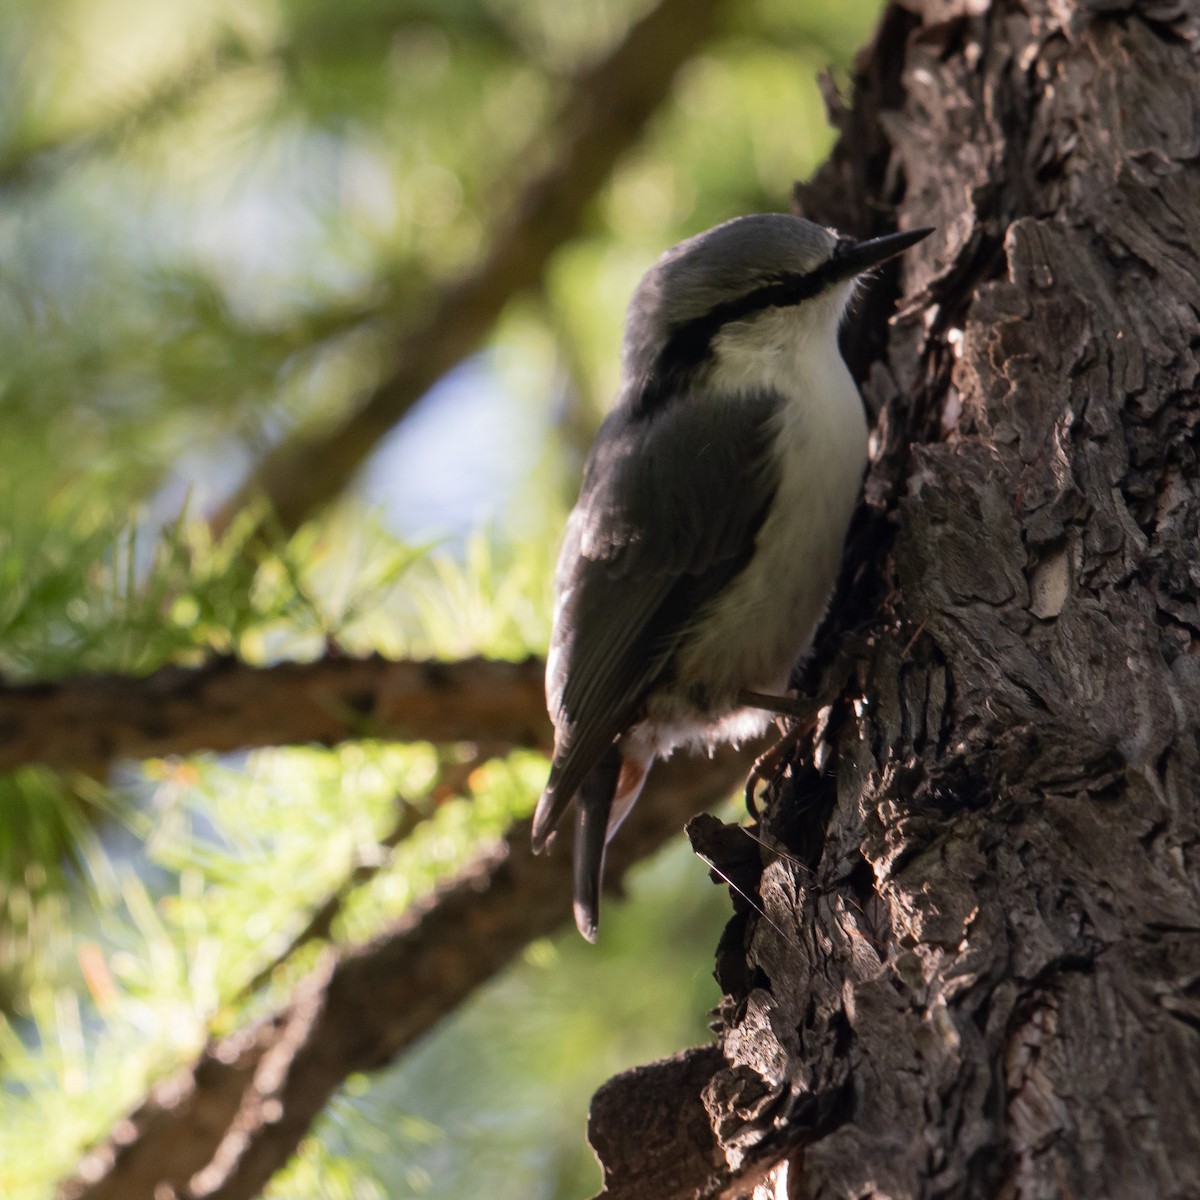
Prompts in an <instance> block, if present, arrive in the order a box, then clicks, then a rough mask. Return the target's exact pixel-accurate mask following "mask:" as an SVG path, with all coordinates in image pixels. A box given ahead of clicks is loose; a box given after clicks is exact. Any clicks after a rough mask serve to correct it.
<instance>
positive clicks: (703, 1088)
mask: <svg viewBox="0 0 1200 1200" xmlns="http://www.w3.org/2000/svg"><path fill="white" fill-rule="evenodd" d="M1198 40H1200V18H1198V17H1197V7H1196V4H1195V3H1194V0H1159V2H1148V3H1145V4H1141V5H1138V4H1135V3H1133V2H1131V0H1130V2H1125V3H1123V2H1122V0H1091V2H1090V3H1083V2H1079V3H1075V4H1072V3H1070V2H1069V0H1026V2H1025V3H1017V2H1016V0H996V2H994V3H990V4H989V3H988V2H987V0H923V2H918V0H907V2H906V3H905V5H904V6H903V7H902V8H901V7H899V6H893V7H891V8H890V9H889V10H888V11H887V12H886V13H885V15H884V18H883V24H882V26H881V32H880V35H879V37H878V39H877V41H876V43H875V45H874V46H873V47H871V48H870V49H869V50H868V51H867V52H865V54H864V56H863V58H862V60H861V62H860V65H859V68H858V70H857V72H856V79H855V101H854V106H853V108H852V110H851V111H849V112H839V113H838V114H837V119H838V121H839V124H840V126H841V129H842V138H841V142H840V144H839V147H838V149H837V151H836V152H835V155H834V157H833V159H832V160H831V162H830V164H829V165H828V166H827V167H826V168H825V169H824V170H823V171H822V173H821V174H820V175H819V176H818V178H817V179H816V180H815V181H814V182H813V183H812V184H811V185H808V186H807V187H804V188H801V189H798V200H799V203H800V205H801V207H802V208H803V210H804V212H805V214H806V215H809V216H813V217H815V218H816V219H818V220H822V221H827V222H829V223H831V224H835V225H837V226H839V227H840V228H842V229H843V230H846V231H847V232H850V233H854V234H858V235H863V234H867V233H871V232H878V231H879V230H880V228H882V222H881V218H880V216H879V215H877V214H886V213H887V212H889V210H891V209H892V208H898V209H899V213H900V219H899V222H898V223H899V225H900V226H901V227H911V226H917V225H934V226H936V227H937V233H936V234H935V235H934V236H933V237H932V238H930V239H929V240H928V241H927V242H926V243H923V244H922V246H921V247H920V248H918V249H917V250H916V251H914V252H912V253H911V254H910V255H909V256H906V257H907V258H908V259H909V260H910V261H909V265H908V266H907V268H906V271H907V274H906V276H905V277H904V280H903V287H902V289H901V291H902V296H903V299H902V300H901V302H900V313H899V315H898V317H897V318H896V319H895V321H894V322H893V323H892V324H891V326H890V327H888V326H886V324H885V323H884V320H883V316H882V315H879V316H878V317H877V318H876V317H870V318H869V319H867V320H865V321H864V322H863V324H864V326H865V333H866V337H865V338H864V340H863V341H861V342H860V344H857V345H855V346H852V347H850V348H849V351H850V354H851V358H852V361H853V362H855V363H856V364H857V365H858V369H859V373H860V375H861V376H862V379H863V392H864V396H865V398H866V400H867V403H868V406H869V407H870V408H871V410H872V412H874V413H877V414H878V426H877V433H876V438H875V441H874V445H873V450H874V452H873V457H872V466H871V470H870V473H869V476H868V480H867V485H866V491H865V495H866V501H865V504H864V506H863V511H862V513H861V514H860V520H859V522H858V525H857V526H856V530H855V532H854V533H853V534H852V538H851V543H850V546H849V548H848V554H847V570H846V580H845V583H844V585H843V588H842V595H843V596H844V599H843V600H842V601H841V602H840V603H839V604H838V605H836V606H835V609H834V615H833V616H832V618H831V619H830V621H829V622H828V626H827V629H826V633H825V636H824V639H823V642H822V644H823V646H824V647H825V649H824V650H823V651H822V657H821V658H819V659H818V660H817V661H816V662H815V663H814V664H811V666H810V669H809V672H808V676H809V678H810V679H811V678H816V677H818V676H819V675H820V674H821V673H822V671H823V672H824V676H825V678H826V680H827V681H830V680H831V681H832V682H834V683H836V684H837V685H838V695H839V699H837V700H836V701H835V702H834V703H833V705H832V706H831V708H830V709H829V710H828V715H827V720H826V721H825V722H824V724H823V727H822V728H821V730H820V735H819V738H818V739H817V740H815V741H813V742H810V743H809V744H807V745H806V746H805V747H803V753H801V754H800V755H799V757H798V758H797V759H796V761H795V762H794V763H793V765H792V771H791V773H790V776H789V777H788V778H787V779H785V780H784V781H783V782H782V783H781V784H780V785H779V786H778V787H777V788H776V789H775V790H774V793H773V795H772V797H771V801H770V803H769V805H768V807H767V809H766V811H765V813H764V815H763V818H762V820H761V822H760V825H759V827H758V829H757V830H756V833H757V835H758V837H760V838H761V839H762V844H760V843H757V842H753V841H751V840H750V839H749V838H747V837H746V836H745V834H743V833H740V832H737V831H733V830H731V829H724V828H720V827H717V828H714V825H715V823H708V824H703V825H701V826H699V827H698V828H697V829H696V830H695V836H696V838H697V839H698V840H702V841H703V843H704V853H705V854H706V855H708V856H710V857H713V858H714V859H715V860H716V861H717V862H718V864H719V865H720V867H721V869H722V870H723V871H724V872H725V873H726V874H727V875H729V876H730V877H732V878H733V879H734V880H735V882H736V883H737V885H738V886H739V887H740V888H741V889H743V890H744V891H745V892H747V893H749V894H750V895H751V896H753V897H754V898H755V899H754V903H755V905H757V906H760V908H761V910H762V911H761V914H760V913H759V912H756V911H754V910H753V909H752V908H751V907H750V906H749V905H747V904H745V903H744V902H738V903H737V913H736V915H735V917H734V918H733V920H732V921H731V923H730V925H729V928H728V930H727V931H726V935H725V937H724V939H723V941H722V944H721V947H720V949H719V951H718V961H717V976H718V979H719V981H720V982H721V984H722V986H723V988H724V990H725V993H726V997H725V1000H724V1002H723V1004H722V1006H721V1008H720V1010H719V1022H720V1023H719V1029H718V1048H711V1047H709V1048H705V1049H702V1050H698V1051H694V1052H691V1053H690V1054H687V1055H684V1056H680V1057H678V1058H676V1059H673V1060H671V1061H670V1062H669V1063H664V1064H656V1065H654V1066H651V1067H647V1068H643V1069H641V1070H639V1071H635V1072H631V1073H630V1074H628V1075H625V1076H621V1077H618V1078H617V1079H615V1080H613V1081H611V1082H610V1083H609V1084H607V1085H606V1087H605V1088H604V1089H602V1091H601V1092H600V1093H599V1094H598V1096H597V1098H596V1101H595V1104H594V1106H593V1112H592V1118H591V1129H590V1136H591V1138H592V1142H593V1145H594V1146H596V1148H597V1150H598V1152H599V1154H600V1156H601V1158H602V1160H603V1163H604V1166H605V1178H606V1189H607V1190H606V1192H605V1195H606V1196H609V1197H634V1196H638V1197H642V1196H654V1197H656V1200H661V1198H662V1197H671V1196H679V1197H683V1196H715V1195H727V1196H740V1195H748V1194H749V1193H750V1192H751V1191H752V1189H753V1188H754V1187H755V1186H756V1185H757V1186H759V1187H760V1188H762V1189H763V1191H762V1193H761V1194H764V1195H768V1194H769V1195H772V1196H775V1195H779V1196H783V1195H787V1196H789V1197H800V1196H804V1197H833V1196H838V1197H842V1196H846V1197H849V1196H854V1197H865V1196H880V1197H882V1196H887V1197H917V1196H920V1197H934V1196H937V1197H952V1196H953V1197H960V1196H961V1197H968V1196H969V1197H1022V1198H1033V1197H1038V1198H1042V1197H1047V1198H1048V1197H1060V1196H1061V1197H1088V1198H1089V1200H1094V1198H1101V1197H1114V1198H1116V1197H1122V1198H1123V1197H1196V1196H1200V1069H1198V1068H1200V895H1198V886H1197V878H1198V875H1197V867H1198V865H1200V864H1198V857H1200V849H1198V842H1200V820H1198V810H1200V611H1198V608H1197V595H1198V593H1200V551H1198V543H1197V535H1198V530H1200V469H1198V466H1197V448H1198V445H1200V434H1198V421H1200V402H1198V400H1197V392H1196V388H1197V375H1198V373H1200V363H1198V358H1197V346H1200V327H1198V322H1197V314H1198V313H1200V57H1198V48H1200V47H1198ZM889 224H890V222H889ZM885 299H887V300H889V301H890V299H891V297H885ZM884 311H886V309H885V310H884ZM872 338H873V339H874V340H873V341H872V340H870V339H872ZM797 569H803V564H797ZM839 646H840V648H841V652H840V655H839V654H838V653H837V652H836V647H839ZM847 650H849V651H850V653H849V654H847ZM847 661H849V662H850V666H849V668H845V667H844V666H843V667H841V668H840V669H839V670H838V671H837V672H835V671H834V667H835V664H836V663H841V664H845V663H846V662H847ZM764 846H769V847H771V849H766V848H764ZM772 1188H774V1190H771V1189H772Z"/></svg>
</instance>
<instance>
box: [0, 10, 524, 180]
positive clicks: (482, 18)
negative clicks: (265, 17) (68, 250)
mask: <svg viewBox="0 0 1200 1200" xmlns="http://www.w3.org/2000/svg"><path fill="white" fill-rule="evenodd" d="M407 7H408V10H409V11H407V12H404V13H397V12H394V11H391V10H389V9H388V8H387V7H386V6H385V7H384V8H382V9H376V8H375V7H373V6H364V7H363V8H362V11H361V12H360V11H359V8H358V7H357V6H354V5H351V6H348V7H347V6H342V7H340V8H338V9H336V10H331V12H333V11H336V22H334V21H332V20H331V21H323V20H321V19H320V17H321V15H322V14H321V12H320V11H319V10H317V9H313V10H312V11H311V12H310V13H307V14H305V15H306V17H307V18H308V19H307V20H303V21H301V22H300V23H299V24H297V25H296V26H295V27H293V28H292V29H291V30H289V36H288V37H287V39H286V40H285V41H283V42H281V43H279V44H276V45H268V46H256V45H254V44H253V43H252V42H250V41H247V40H246V39H245V38H244V37H243V36H242V35H241V34H240V33H239V32H238V31H237V30H236V29H234V28H233V27H231V26H228V25H227V26H225V27H223V28H221V29H220V30H219V32H218V33H217V34H216V36H215V37H214V38H213V40H212V42H211V43H210V44H209V45H208V46H206V47H204V48H203V49H201V50H200V52H199V53H197V54H196V55H195V57H194V58H192V59H191V60H190V61H189V62H186V63H183V64H182V65H181V66H179V67H177V68H176V69H175V71H174V72H173V73H172V74H171V75H170V77H168V78H165V79H163V80H161V81H157V82H155V83H151V84H147V85H143V86H142V87H140V88H137V89H136V90H134V92H133V94H132V95H130V96H129V97H128V98H126V99H125V100H123V101H117V102H116V103H115V104H114V105H113V106H112V107H111V108H109V109H108V111H106V112H104V113H102V114H101V115H100V116H99V117H98V119H97V120H96V121H95V122H94V123H93V124H91V125H90V126H88V127H86V128H82V129H78V130H76V131H74V132H66V133H59V134H57V135H51V136H49V137H46V136H43V137H29V138H27V139H26V140H24V141H22V140H20V139H19V138H18V139H16V140H15V141H14V143H13V144H12V145H10V146H9V147H7V148H6V149H5V150H4V152H3V153H0V187H6V188H7V187H13V186H23V185H28V184H31V183H37V182H41V181H43V180H49V179H53V178H54V177H56V176H57V175H59V174H61V173H62V172H63V171H64V170H66V169H67V168H68V167H71V166H74V165H77V164H78V163H80V162H81V161H82V160H84V159H86V158H89V157H94V156H96V155H100V154H104V153H107V152H109V151H111V150H113V149H115V148H116V147H118V146H119V145H120V144H121V143H122V142H124V141H127V140H129V139H131V138H134V137H137V136H138V135H139V134H141V133H144V132H147V131H149V130H152V129H154V128H155V127H156V126H159V125H161V124H163V123H164V122H166V121H168V120H170V119H171V118H172V117H175V116H178V115H179V114H180V113H181V112H183V111H184V110H185V109H186V108H187V106H188V105H189V104H192V103H193V102H194V101H196V100H197V99H198V98H199V97H201V96H202V95H203V93H204V92H205V90H206V89H207V88H209V87H210V86H211V85H213V84H216V83H219V82H220V81H221V80H222V79H223V78H224V77H225V76H226V75H228V74H229V73H230V72H231V71H234V70H236V69H237V68H238V67H254V66H266V65H272V66H275V67H277V68H279V69H280V70H282V71H284V72H287V73H289V74H291V75H294V74H295V73H296V71H297V70H298V69H299V68H300V67H302V66H303V65H304V64H306V63H307V62H309V61H310V60H311V59H312V58H314V57H319V56H320V55H322V54H325V55H328V54H330V53H331V52H333V53H342V54H351V53H353V52H355V51H356V50H357V49H358V48H359V47H361V46H362V45H365V44H370V45H373V46H379V45H386V44H388V42H389V41H390V40H391V39H393V38H396V37H398V36H400V35H401V34H402V33H403V31H404V30H405V29H409V28H413V27H417V28H419V27H421V26H423V25H429V24H435V25H440V26H441V27H442V28H444V29H445V30H446V32H447V33H449V34H452V35H453V36H454V37H455V38H456V39H457V40H459V41H462V40H465V39H470V40H471V41H473V42H476V43H479V44H483V45H488V46H493V47H495V48H497V49H498V50H500V51H502V52H505V53H508V54H514V55H515V54H517V53H519V52H520V50H521V47H519V45H518V43H517V41H516V39H515V38H514V37H513V35H512V34H511V32H510V31H509V30H508V29H507V28H506V26H505V24H504V22H503V21H501V20H499V19H497V18H496V17H494V16H493V15H492V14H491V13H490V12H489V11H488V10H487V8H486V7H485V6H483V5H480V6H478V7H475V8H470V7H467V6H465V5H463V6H457V7H456V8H455V11H454V14H453V18H452V19H449V20H448V19H444V18H443V14H442V13H441V11H440V10H439V7H438V5H437V4H436V3H433V4H429V5H410V6H407Z"/></svg>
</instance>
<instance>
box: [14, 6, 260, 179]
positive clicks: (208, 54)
mask: <svg viewBox="0 0 1200 1200" xmlns="http://www.w3.org/2000/svg"><path fill="white" fill-rule="evenodd" d="M254 58H255V54H254V52H253V51H252V50H251V49H250V48H249V47H248V46H247V45H246V43H245V42H244V41H243V40H242V39H241V38H240V37H238V36H237V35H236V34H235V33H234V32H233V31H232V30H230V29H226V30H223V31H222V33H221V36H220V37H219V38H217V39H216V40H215V41H214V42H213V44H212V45H211V46H208V47H207V48H206V49H205V50H203V51H202V52H201V53H200V54H199V55H197V57H196V58H194V59H193V60H192V61H191V62H189V63H187V64H186V65H185V66H183V67H182V68H181V69H179V70H178V71H176V73H175V74H174V75H173V76H172V77H171V78H170V79H168V80H165V81H163V82H161V83H159V84H157V85H152V86H150V87H148V88H145V89H143V90H141V91H140V92H139V93H138V94H137V95H136V96H135V97H133V98H132V99H130V100H129V101H127V102H126V103H124V104H122V105H120V106H119V107H118V108H117V109H116V111H115V112H112V113H110V114H109V115H108V116H107V118H106V119H104V120H103V121H101V122H98V123H97V124H95V125H93V126H92V127H91V128H88V129H83V130H80V131H78V132H77V133H74V134H67V135H65V136H60V137H53V138H43V139H40V140H34V139H30V140H28V141H26V142H24V143H21V142H18V143H17V144H16V145H15V146H13V147H12V148H10V149H9V150H8V151H7V153H5V154H4V155H2V156H0V186H3V187H12V186H13V185H22V184H28V183H31V182H34V181H36V180H40V179H42V178H44V177H47V176H49V175H50V174H52V173H58V172H61V171H62V170H64V169H66V168H67V167H68V166H71V165H72V164H74V163H77V162H78V161H79V160H81V159H83V158H86V157H88V156H89V155H95V154H101V153H103V152H105V151H106V150H111V149H112V148H113V147H115V146H116V145H118V144H119V143H120V142H122V141H124V140H125V139H126V138H129V137H133V136H135V135H136V134H138V133H140V132H142V131H143V130H145V129H148V128H151V127H152V126H154V125H155V124H157V123H159V122H160V121H163V120H166V119H167V118H169V117H171V116H174V115H175V114H177V113H178V112H179V111H180V110H181V109H182V108H183V107H184V106H185V105H186V104H188V103H189V102H190V101H192V100H193V99H195V97H196V96H198V95H199V94H200V93H201V92H202V91H203V90H204V89H205V88H206V87H208V86H209V84H211V83H213V82H214V81H215V80H217V79H218V78H219V77H220V76H222V75H223V74H225V72H226V71H228V70H230V69H231V68H233V67H237V66H244V65H246V64H247V63H249V62H252V61H254Z"/></svg>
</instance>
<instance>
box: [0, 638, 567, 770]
mask: <svg viewBox="0 0 1200 1200" xmlns="http://www.w3.org/2000/svg"><path fill="white" fill-rule="evenodd" d="M544 675H545V666H544V665H543V663H542V661H541V659H535V658H528V659H526V660H525V661H524V662H517V663H514V662H503V661H499V660H493V659H486V658H467V659H462V660H461V661H459V662H439V661H436V660H426V661H415V662H414V661H403V660H402V661H396V660H392V659H386V658H383V657H382V656H380V655H378V654H375V655H371V656H370V657H369V658H322V659H317V660H316V661H314V662H308V663H294V662H290V663H279V664H277V665H275V666H273V667H254V666H250V665H249V664H247V663H244V662H241V661H240V660H238V659H236V658H215V659H212V660H211V661H210V662H207V663H205V664H204V665H203V666H201V667H174V666H172V667H163V668H161V669H160V670H158V671H155V672H153V673H152V674H150V675H145V676H141V677H134V676H128V675H81V676H76V677H74V678H70V679H59V680H55V681H53V682H50V683H29V684H24V685H22V686H17V687H2V686H0V771H11V770H13V769H14V768H15V767H20V766H24V765H26V764H28V763H43V764H45V765H47V766H53V767H95V766H103V765H104V764H106V763H108V762H109V761H110V760H112V759H114V758H151V757H159V756H163V755H168V754H195V753H197V752H200V751H205V750H208V751H212V752H214V753H221V752H223V751H228V750H249V749H256V748H258V747H262V746H290V745H300V744H303V743H306V742H308V743H316V744H318V745H322V746H333V745H336V744H337V743H338V742H344V741H348V740H350V739H353V738H368V737H390V738H394V739H397V740H405V741H426V742H441V743H446V742H467V741H476V742H487V743H497V742H499V743H503V744H505V745H508V746H546V745H548V744H549V742H550V740H551V731H550V721H549V718H548V717H547V716H546V701H545V691H544V684H543V677H544Z"/></svg>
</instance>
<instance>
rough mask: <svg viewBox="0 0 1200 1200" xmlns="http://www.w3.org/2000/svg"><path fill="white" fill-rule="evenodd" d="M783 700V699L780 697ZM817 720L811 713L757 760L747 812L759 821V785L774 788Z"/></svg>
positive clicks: (749, 778)
mask: <svg viewBox="0 0 1200 1200" xmlns="http://www.w3.org/2000/svg"><path fill="white" fill-rule="evenodd" d="M780 699H782V697H780ZM816 724H817V718H816V715H815V714H814V713H812V712H811V711H806V712H805V714H804V717H803V718H802V719H799V720H797V721H795V722H794V723H793V724H792V726H791V728H790V729H788V730H787V731H786V732H785V733H784V734H783V735H782V736H781V737H780V739H779V741H777V742H776V743H775V745H773V746H768V747H767V749H766V750H764V751H763V752H762V754H760V755H759V756H758V757H757V758H756V759H755V760H754V765H753V766H752V767H751V768H750V774H749V775H748V776H747V777H746V811H747V812H749V813H750V815H751V816H752V817H754V819H755V820H757V819H758V815H759V813H758V785H759V784H760V783H765V784H766V785H767V789H768V790H769V789H770V788H772V787H774V786H775V784H776V783H777V782H778V781H779V779H780V778H781V777H782V775H783V773H784V771H786V770H787V766H788V762H789V760H790V759H791V757H792V753H793V752H794V751H795V749H796V745H797V743H798V742H799V741H800V739H801V738H804V737H807V736H808V734H810V733H812V731H813V729H814V728H815V727H816Z"/></svg>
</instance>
